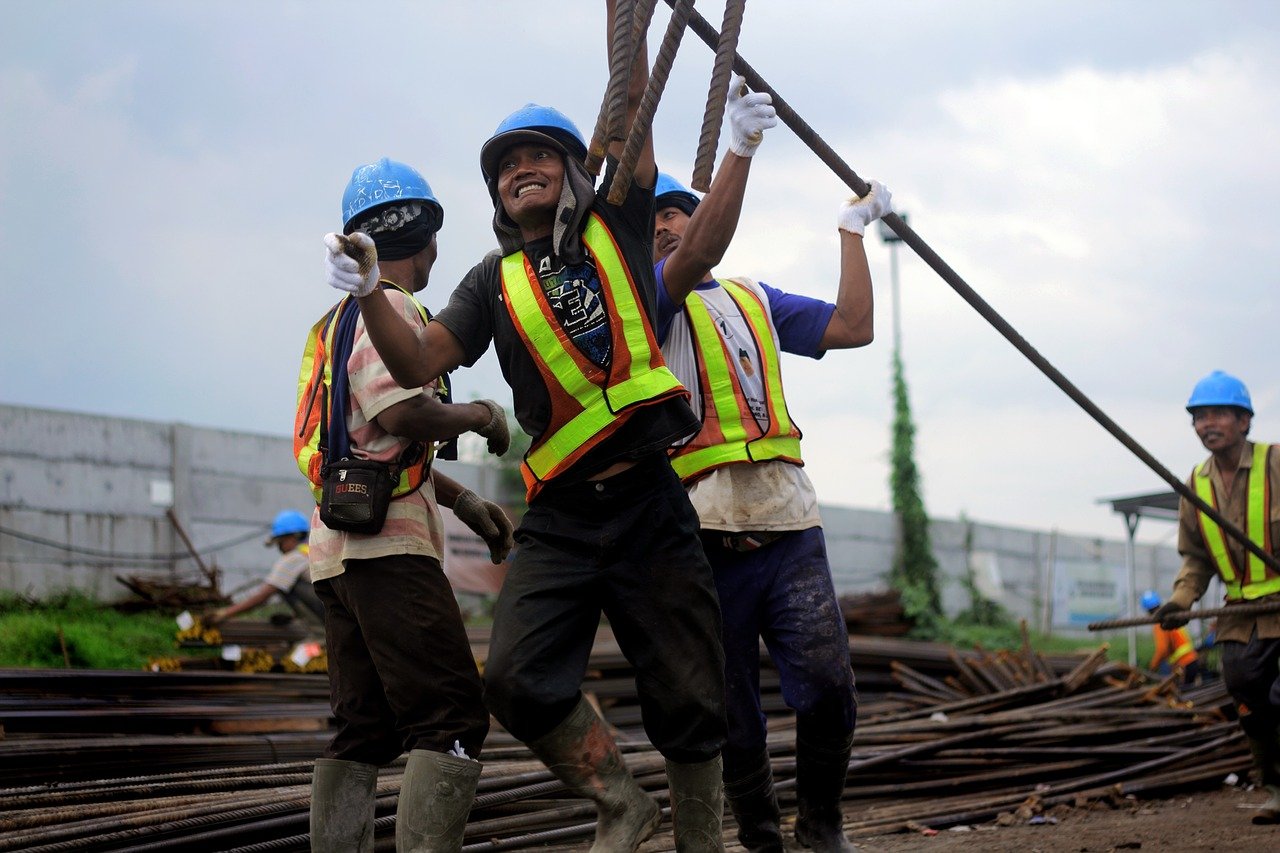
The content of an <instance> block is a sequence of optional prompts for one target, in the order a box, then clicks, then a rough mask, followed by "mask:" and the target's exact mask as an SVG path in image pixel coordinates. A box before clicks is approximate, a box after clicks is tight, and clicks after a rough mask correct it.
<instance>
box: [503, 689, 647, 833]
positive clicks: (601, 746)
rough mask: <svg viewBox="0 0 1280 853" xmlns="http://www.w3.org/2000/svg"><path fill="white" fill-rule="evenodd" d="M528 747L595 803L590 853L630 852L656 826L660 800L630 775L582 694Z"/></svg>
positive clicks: (555, 772)
mask: <svg viewBox="0 0 1280 853" xmlns="http://www.w3.org/2000/svg"><path fill="white" fill-rule="evenodd" d="M528 746H529V748H530V749H531V750H533V754H534V755H536V756H538V758H540V759H541V760H542V763H543V764H545V765H547V769H548V770H550V771H551V772H552V773H554V774H556V777H557V778H558V779H559V780H560V781H562V782H564V783H565V784H566V785H568V786H569V789H570V790H572V791H573V792H574V793H575V794H577V795H578V796H580V797H586V798H587V799H589V800H593V801H594V802H595V804H596V811H597V823H596V840H595V843H594V844H592V845H591V850H592V851H593V853H629V851H632V850H635V849H636V848H637V847H639V846H640V844H641V843H643V842H644V841H645V840H646V839H647V838H648V837H649V836H651V835H653V833H654V830H656V829H657V828H658V824H659V823H660V822H661V820H662V812H661V811H660V810H659V809H658V804H657V803H656V802H654V801H653V798H652V797H650V796H649V795H648V794H646V793H645V792H644V789H643V788H641V787H640V786H639V785H638V784H637V783H636V780H635V779H634V778H632V776H631V773H630V772H629V771H628V770H627V765H626V764H625V763H623V761H622V753H621V752H619V751H618V745H617V744H616V743H614V742H613V737H612V736H611V735H610V734H609V731H608V730H607V729H606V728H605V726H604V721H603V720H601V719H600V717H599V716H598V715H597V714H596V712H595V710H594V709H593V708H592V707H591V704H590V703H589V702H587V700H586V699H585V698H584V699H580V700H579V701H578V704H577V705H575V706H574V708H573V710H572V711H570V712H569V716H567V717H565V719H564V721H563V722H561V723H560V725H558V726H556V727H555V728H554V729H552V730H551V731H550V732H548V733H547V734H545V735H543V736H542V737H540V738H538V739H537V740H535V741H531V742H530V743H529V744H528Z"/></svg>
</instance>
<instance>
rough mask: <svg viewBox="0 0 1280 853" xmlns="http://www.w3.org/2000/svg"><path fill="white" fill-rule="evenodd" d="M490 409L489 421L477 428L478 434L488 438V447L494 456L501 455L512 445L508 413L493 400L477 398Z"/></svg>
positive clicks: (478, 401)
mask: <svg viewBox="0 0 1280 853" xmlns="http://www.w3.org/2000/svg"><path fill="white" fill-rule="evenodd" d="M476 402H477V403H479V404H480V405H482V406H484V407H485V408H487V409H488V410H489V423H487V424H485V425H484V426H482V427H480V429H478V430H476V433H477V434H478V435H482V436H484V437H485V438H486V439H488V444H487V445H486V449H487V450H488V451H489V452H490V453H492V454H493V455H494V456H501V455H502V454H504V453H506V452H507V448H508V447H510V446H511V431H510V429H509V428H508V427H507V413H506V412H505V411H503V409H502V407H501V406H499V405H498V404H497V403H495V402H493V401H492V400H476Z"/></svg>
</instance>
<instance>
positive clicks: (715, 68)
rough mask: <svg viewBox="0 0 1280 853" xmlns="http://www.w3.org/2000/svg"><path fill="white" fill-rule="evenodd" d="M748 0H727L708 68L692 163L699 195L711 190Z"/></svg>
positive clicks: (695, 187)
mask: <svg viewBox="0 0 1280 853" xmlns="http://www.w3.org/2000/svg"><path fill="white" fill-rule="evenodd" d="M746 6H747V0H726V2H725V4H724V22H723V23H722V24H721V25H720V40H719V42H718V43H717V44H716V59H715V63H714V64H713V65H712V67H711V83H710V84H709V86H708V87H707V108H706V110H705V111H704V112H703V115H702V134H701V135H700V136H699V137H698V153H697V157H696V159H695V160H694V162H693V180H691V181H690V182H689V184H690V186H692V187H693V188H694V189H695V190H697V191H698V192H702V193H705V192H707V191H708V190H710V189H711V172H712V170H713V169H714V168H715V159H716V148H717V147H718V144H719V142H720V122H722V121H723V120H724V107H725V94H726V92H725V89H726V88H727V87H728V86H729V75H730V74H732V73H733V57H734V54H736V53H737V52H738V35H739V34H740V33H741V32H742V16H743V13H744V12H745V11H746Z"/></svg>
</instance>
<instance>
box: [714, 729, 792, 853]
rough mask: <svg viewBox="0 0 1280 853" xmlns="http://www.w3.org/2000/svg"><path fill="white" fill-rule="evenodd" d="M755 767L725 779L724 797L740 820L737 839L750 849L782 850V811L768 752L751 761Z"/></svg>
mask: <svg viewBox="0 0 1280 853" xmlns="http://www.w3.org/2000/svg"><path fill="white" fill-rule="evenodd" d="M752 766H753V767H754V769H753V770H751V771H750V772H748V773H746V774H745V775H743V776H739V777H738V778H737V779H728V778H726V779H725V780H724V798H725V799H726V800H727V801H728V802H729V809H730V811H732V812H733V817H734V820H736V821H737V822H738V843H739V844H741V845H742V846H743V847H745V848H746V849H747V851H748V853H782V851H783V849H784V848H783V846H782V828H781V824H782V814H781V812H780V811H779V810H778V797H777V795H776V794H774V792H773V769H772V768H771V767H770V766H769V753H768V752H767V751H765V752H762V753H761V754H760V756H759V758H758V759H757V760H756V761H754V762H752Z"/></svg>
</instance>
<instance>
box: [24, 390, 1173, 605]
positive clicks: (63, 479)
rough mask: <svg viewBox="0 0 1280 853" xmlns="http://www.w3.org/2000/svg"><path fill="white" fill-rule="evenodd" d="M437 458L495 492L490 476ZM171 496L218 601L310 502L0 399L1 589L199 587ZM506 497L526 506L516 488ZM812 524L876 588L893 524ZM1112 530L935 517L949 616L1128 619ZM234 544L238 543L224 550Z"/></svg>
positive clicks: (167, 429) (292, 473)
mask: <svg viewBox="0 0 1280 853" xmlns="http://www.w3.org/2000/svg"><path fill="white" fill-rule="evenodd" d="M439 464H440V466H441V470H442V471H443V472H444V473H447V474H448V475H449V476H451V477H453V478H454V479H457V480H459V481H461V482H462V483H463V484H464V485H467V486H468V487H471V488H475V489H476V490H477V491H480V492H481V493H482V494H486V495H495V496H496V494H495V493H496V491H497V489H498V488H499V486H498V483H499V482H501V478H500V477H499V476H498V472H497V471H496V470H495V469H493V468H491V467H486V466H480V465H472V464H465V463H447V462H442V463H439ZM170 495H171V501H172V506H173V509H174V511H175V513H176V515H177V517H178V519H179V520H180V521H181V523H182V524H183V526H184V527H185V529H186V530H187V531H188V532H189V534H190V536H191V539H192V540H193V542H194V543H195V545H196V548H197V549H198V550H199V551H200V552H201V553H202V554H204V555H206V557H205V558H206V560H207V561H211V562H214V563H216V565H217V567H218V568H219V569H220V570H221V571H222V572H223V582H222V588H223V590H224V591H230V590H234V589H236V588H238V587H240V586H243V585H245V584H250V583H252V582H253V581H255V580H256V579H259V578H261V577H262V575H263V573H264V572H265V570H266V568H267V567H268V566H269V565H270V563H271V562H272V560H273V559H274V556H275V552H274V551H268V550H266V549H264V548H263V547H262V539H263V538H264V537H265V534H266V526H267V524H268V523H269V521H270V519H271V518H272V516H274V515H275V513H276V512H277V511H279V510H280V509H283V508H286V507H296V508H298V509H302V510H304V511H307V510H309V509H310V507H311V506H312V503H311V495H310V492H309V491H308V490H307V488H306V484H305V482H304V481H303V479H302V477H301V476H300V475H299V474H298V471H297V468H296V467H295V465H294V462H293V454H292V449H291V443H290V439H289V438H288V437H282V436H268V435H256V434H252V433H241V432H229V431H224V430H213V429H203V428H199V427H192V426H188V425H186V424H166V423H155V422H150V421H140V420H129V419H124V418H107V417H99V416H95V415H87V414H78V413H71V412H58V411H49V410H42V409H30V408H22V407H17V406H4V405H0V589H4V590H10V591H18V592H23V593H27V594H31V595H36V596H39V595H43V594H47V593H48V592H51V591H56V590H60V589H65V588H68V587H74V588H77V589H83V590H86V591H88V592H91V593H93V594H94V595H96V596H99V597H102V598H107V599H111V598H116V597H120V596H122V595H125V594H126V593H125V590H124V588H123V587H122V586H120V585H119V584H118V583H116V581H115V579H114V578H115V576H116V575H147V576H157V577H179V576H181V577H184V578H191V579H196V578H198V576H199V574H198V571H197V569H196V567H195V564H194V562H193V560H191V559H190V558H189V557H187V556H186V550H185V547H184V546H183V544H182V541H181V540H180V539H179V538H178V536H177V534H176V532H175V530H174V527H173V525H172V524H170V522H169V520H168V518H167V517H166V515H165V512H166V499H168V498H169V496H170ZM504 502H505V503H507V504H508V505H515V506H519V505H520V504H521V503H522V501H521V498H520V496H519V495H516V494H508V495H506V496H505V500H504ZM822 515H823V521H824V526H825V529H826V536H827V546H828V550H829V552H830V558H831V566H832V574H833V577H834V579H835V584H836V588H837V590H838V591H840V592H857V591H863V590H871V589H878V588H883V586H884V585H885V582H884V578H885V576H886V575H887V573H888V571H889V569H890V567H891V566H892V564H893V555H894V550H895V543H896V540H897V525H896V521H895V519H894V517H893V515H892V514H890V513H886V512H879V511H874V510H865V509H854V508H850V507H836V506H824V507H823V508H822ZM1144 523H1145V524H1161V523H1162V522H1158V521H1150V520H1148V521H1146V522H1144ZM1116 530H1117V537H1116V538H1115V539H1105V540H1104V539H1098V538H1090V537H1083V536H1072V535H1067V534H1061V533H1057V532H1054V531H1037V530H1024V529H1017V528H1010V527H1001V526H998V525H992V524H985V523H971V522H965V521H947V520H935V521H934V522H933V523H932V525H931V531H932V536H933V544H934V550H935V554H936V556H937V558H938V563H939V566H940V567H941V570H942V573H943V576H944V581H943V588H942V594H943V603H944V607H945V609H946V610H947V612H949V613H953V614H954V613H957V612H959V611H961V610H963V609H964V608H965V607H967V606H968V605H969V602H970V598H969V595H968V593H967V591H966V590H967V586H966V579H967V578H970V580H969V583H971V584H972V585H973V586H976V588H977V589H979V590H980V591H981V592H982V593H983V594H984V595H985V596H987V597H988V598H992V599H994V600H996V601H998V602H1000V603H1001V604H1003V605H1004V606H1005V607H1006V608H1007V609H1008V610H1009V611H1010V613H1012V614H1013V615H1014V616H1017V617H1025V618H1027V619H1028V620H1029V621H1030V623H1031V624H1032V625H1034V626H1036V627H1037V628H1039V629H1041V630H1044V629H1045V628H1054V629H1068V630H1070V629H1072V628H1073V627H1074V628H1075V629H1077V630H1078V629H1080V628H1082V626H1083V625H1084V623H1086V622H1088V621H1091V620H1092V619H1096V618H1103V617H1106V616H1109V615H1113V614H1116V613H1120V612H1123V610H1124V609H1125V591H1126V580H1125V543H1124V541H1123V539H1122V536H1121V534H1122V532H1123V530H1124V526H1123V524H1122V522H1121V520H1120V518H1119V517H1117V519H1116ZM236 540H244V541H240V542H238V544H232V545H229V546H226V547H222V546H224V545H225V544H226V543H230V542H235V541H236ZM1135 553H1136V560H1135V563H1136V567H1137V589H1138V591H1139V592H1141V591H1142V590H1143V589H1147V588H1154V589H1157V590H1161V591H1164V590H1168V589H1170V588H1171V587H1172V581H1173V577H1174V575H1175V574H1176V573H1177V568H1178V556H1177V553H1176V552H1175V551H1174V550H1173V548H1171V547H1168V546H1163V547H1156V546H1148V545H1139V546H1137V547H1136V549H1135ZM148 556H150V557H158V559H144V558H146V557H148Z"/></svg>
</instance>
